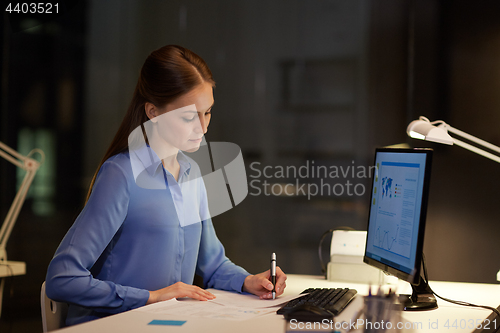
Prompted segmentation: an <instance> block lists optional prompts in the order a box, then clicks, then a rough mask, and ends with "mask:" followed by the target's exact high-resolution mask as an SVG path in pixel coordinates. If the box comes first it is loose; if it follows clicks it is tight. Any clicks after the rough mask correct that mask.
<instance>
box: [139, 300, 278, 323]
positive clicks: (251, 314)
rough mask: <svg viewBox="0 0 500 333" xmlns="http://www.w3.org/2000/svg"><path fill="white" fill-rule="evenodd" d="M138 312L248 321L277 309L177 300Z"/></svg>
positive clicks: (145, 307)
mask: <svg viewBox="0 0 500 333" xmlns="http://www.w3.org/2000/svg"><path fill="white" fill-rule="evenodd" d="M137 311H142V312H148V313H153V314H156V315H169V316H175V317H176V318H184V317H186V316H196V317H203V318H213V319H224V320H247V319H251V318H255V317H257V316H261V315H263V314H267V313H272V312H275V311H276V309H249V308H242V307H236V306H226V305H221V304H218V303H215V302H211V301H206V302H205V301H198V300H192V299H188V300H180V301H178V300H176V299H175V298H174V299H171V300H168V301H164V302H158V303H154V304H151V305H148V306H144V307H142V308H139V309H137Z"/></svg>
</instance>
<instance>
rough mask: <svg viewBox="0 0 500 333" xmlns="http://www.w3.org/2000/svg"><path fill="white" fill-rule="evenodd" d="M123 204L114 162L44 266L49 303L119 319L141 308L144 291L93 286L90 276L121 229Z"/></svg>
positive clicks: (122, 184)
mask: <svg viewBox="0 0 500 333" xmlns="http://www.w3.org/2000/svg"><path fill="white" fill-rule="evenodd" d="M128 202H129V188H128V183H127V177H126V173H125V171H124V170H123V169H122V167H121V166H120V165H118V164H117V163H115V162H112V161H107V162H105V163H104V164H103V165H102V167H101V169H100V171H99V174H98V176H97V179H96V181H95V184H94V187H93V190H92V194H91V196H90V198H89V200H88V202H87V204H86V205H85V207H84V209H83V210H82V212H81V213H80V215H79V216H78V218H77V219H76V221H75V223H74V224H73V226H72V227H71V228H70V229H69V231H68V233H67V234H66V236H65V237H64V239H63V240H62V242H61V244H60V245H59V248H58V249H57V251H56V253H55V255H54V258H53V259H52V261H51V262H50V265H49V268H48V271H47V277H46V292H47V296H48V297H49V298H51V299H53V300H55V301H62V302H67V303H72V304H77V305H80V306H84V307H91V308H94V309H95V310H96V311H99V312H105V313H119V312H123V311H126V310H130V309H133V308H137V307H140V306H143V305H145V304H146V302H147V300H148V298H149V292H148V291H147V290H144V289H138V288H133V287H127V286H122V285H119V284H115V283H113V282H110V281H102V280H98V279H95V278H94V277H93V276H92V273H91V272H90V270H91V268H92V266H93V265H94V264H95V262H96V261H97V260H98V259H99V257H100V255H101V254H102V253H103V251H104V250H105V249H106V247H107V246H108V244H109V243H110V241H111V240H112V239H113V236H114V235H115V233H116V232H117V231H118V229H119V228H120V227H121V225H122V223H123V221H124V219H125V217H126V215H127V209H128Z"/></svg>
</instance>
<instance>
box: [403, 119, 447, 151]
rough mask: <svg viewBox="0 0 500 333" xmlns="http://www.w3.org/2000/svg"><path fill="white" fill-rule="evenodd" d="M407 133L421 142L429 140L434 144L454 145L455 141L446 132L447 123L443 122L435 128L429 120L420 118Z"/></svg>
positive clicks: (409, 127) (411, 125)
mask: <svg viewBox="0 0 500 333" xmlns="http://www.w3.org/2000/svg"><path fill="white" fill-rule="evenodd" d="M406 133H407V134H408V136H409V137H411V138H414V139H420V140H427V141H432V142H438V143H444V144H447V145H452V144H453V142H454V140H453V138H452V137H451V136H450V135H449V134H448V131H447V130H446V123H444V122H441V124H440V125H438V126H435V125H434V123H431V122H430V121H429V119H427V118H425V117H420V118H419V119H418V120H414V121H412V122H411V123H410V124H409V125H408V128H407V129H406Z"/></svg>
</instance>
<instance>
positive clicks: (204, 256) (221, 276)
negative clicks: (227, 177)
mask: <svg viewBox="0 0 500 333" xmlns="http://www.w3.org/2000/svg"><path fill="white" fill-rule="evenodd" d="M200 179H201V178H200ZM200 184H201V186H202V189H201V190H200V193H201V196H202V197H201V200H200V210H201V212H200V213H201V214H200V215H201V216H209V212H208V200H207V194H206V190H205V185H204V184H203V181H200ZM201 223H202V234H201V242H200V250H199V254H198V264H197V267H196V273H197V274H198V275H200V276H201V277H202V278H203V284H204V286H205V287H207V288H215V289H221V290H230V291H237V292H242V288H243V282H244V281H245V278H246V277H247V276H248V275H250V273H248V272H247V271H246V270H245V269H243V268H242V267H240V266H238V265H236V264H234V263H233V262H232V261H231V260H229V258H227V257H226V254H225V250H224V246H223V245H222V243H221V242H220V240H219V239H218V238H217V235H216V234H215V229H214V226H213V224H212V219H211V218H207V219H206V220H204V221H202V222H201Z"/></svg>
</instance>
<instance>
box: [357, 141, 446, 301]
mask: <svg viewBox="0 0 500 333" xmlns="http://www.w3.org/2000/svg"><path fill="white" fill-rule="evenodd" d="M431 163H432V149H391V148H378V149H376V151H375V164H374V165H375V167H376V168H375V173H374V175H373V177H372V190H371V198H370V210H369V217H368V227H367V236H366V248H365V255H364V259H363V261H364V262H365V263H367V264H369V265H372V266H375V267H377V268H379V269H381V270H383V271H385V272H387V273H389V274H391V275H394V276H396V277H398V278H399V279H402V280H404V281H408V282H410V283H411V285H412V289H413V294H412V295H411V296H408V297H406V298H403V300H402V301H401V302H402V303H403V308H404V309H405V310H429V309H434V308H437V302H436V299H435V298H434V296H433V295H432V292H431V291H430V289H429V287H428V285H427V281H425V280H424V279H423V278H421V276H420V267H421V262H422V250H423V246H424V234H425V219H426V213H427V201H428V200H427V199H428V194H429V182H430V176H431Z"/></svg>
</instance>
